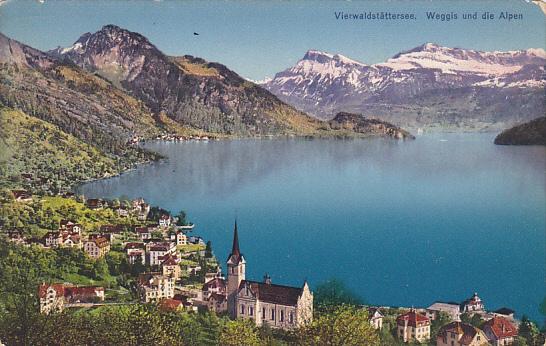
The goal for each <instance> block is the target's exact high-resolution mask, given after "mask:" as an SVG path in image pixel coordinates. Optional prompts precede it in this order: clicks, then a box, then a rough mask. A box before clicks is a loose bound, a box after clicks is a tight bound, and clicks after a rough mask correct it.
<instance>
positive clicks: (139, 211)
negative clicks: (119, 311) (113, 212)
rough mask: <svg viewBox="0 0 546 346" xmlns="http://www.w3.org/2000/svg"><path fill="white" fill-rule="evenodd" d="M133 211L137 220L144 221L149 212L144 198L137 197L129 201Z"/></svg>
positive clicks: (148, 206)
mask: <svg viewBox="0 0 546 346" xmlns="http://www.w3.org/2000/svg"><path fill="white" fill-rule="evenodd" d="M131 205H132V207H133V213H134V214H136V215H137V219H138V220H139V221H146V219H147V218H148V214H149V213H150V209H151V208H150V205H149V204H147V203H145V202H144V199H142V198H137V199H135V200H133V201H132V202H131Z"/></svg>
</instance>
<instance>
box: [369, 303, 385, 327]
mask: <svg viewBox="0 0 546 346" xmlns="http://www.w3.org/2000/svg"><path fill="white" fill-rule="evenodd" d="M383 317H384V316H383V314H382V313H381V310H380V309H379V308H374V307H369V308H368V320H369V321H370V324H371V325H372V327H373V328H374V329H376V330H381V329H382V328H383Z"/></svg>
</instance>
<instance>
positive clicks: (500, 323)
mask: <svg viewBox="0 0 546 346" xmlns="http://www.w3.org/2000/svg"><path fill="white" fill-rule="evenodd" d="M483 329H484V330H486V329H489V330H491V332H492V333H493V335H495V337H496V338H497V339H503V338H509V337H514V336H517V335H518V330H517V328H516V327H515V326H514V325H513V324H512V323H511V322H510V321H508V320H507V319H506V318H504V317H498V316H496V317H493V318H492V319H490V320H489V321H487V322H485V324H484V325H483Z"/></svg>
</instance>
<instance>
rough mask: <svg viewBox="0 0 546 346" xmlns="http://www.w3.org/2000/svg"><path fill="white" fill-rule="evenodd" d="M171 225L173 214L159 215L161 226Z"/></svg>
mask: <svg viewBox="0 0 546 346" xmlns="http://www.w3.org/2000/svg"><path fill="white" fill-rule="evenodd" d="M170 225H171V216H170V215H167V214H161V216H160V217H159V226H160V227H163V228H166V227H169V226H170Z"/></svg>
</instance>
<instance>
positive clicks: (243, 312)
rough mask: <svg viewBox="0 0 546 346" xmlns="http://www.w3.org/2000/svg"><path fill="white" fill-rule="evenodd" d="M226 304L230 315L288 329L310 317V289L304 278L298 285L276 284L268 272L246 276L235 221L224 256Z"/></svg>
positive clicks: (305, 321)
mask: <svg viewBox="0 0 546 346" xmlns="http://www.w3.org/2000/svg"><path fill="white" fill-rule="evenodd" d="M227 268H228V279H227V288H226V293H227V297H228V301H227V306H228V312H229V314H230V316H231V318H234V319H235V318H243V319H251V320H253V321H254V323H255V324H256V325H257V326H261V325H264V324H267V325H269V326H270V327H273V328H283V329H291V328H295V327H299V326H302V325H304V324H306V323H309V322H310V321H311V320H312V318H313V293H311V290H310V289H309V286H308V284H307V282H304V284H303V285H302V286H301V287H290V286H282V285H276V284H273V283H272V282H271V278H270V277H269V276H267V275H266V276H265V277H264V281H263V282H258V281H250V280H246V277H245V276H246V274H245V272H246V260H245V258H244V256H243V254H242V253H241V252H240V250H239V237H238V234H237V222H235V229H234V233H233V246H232V250H231V254H230V255H229V257H228V260H227Z"/></svg>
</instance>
